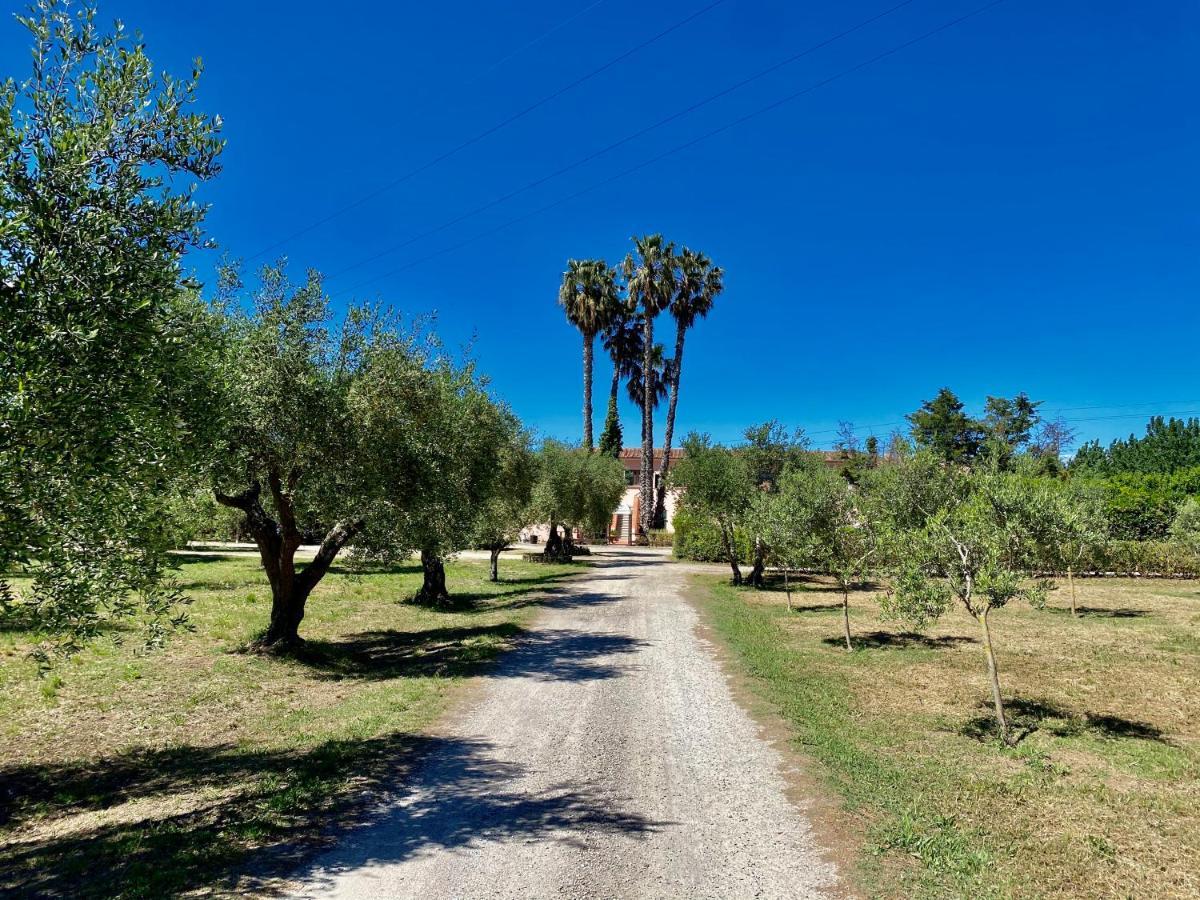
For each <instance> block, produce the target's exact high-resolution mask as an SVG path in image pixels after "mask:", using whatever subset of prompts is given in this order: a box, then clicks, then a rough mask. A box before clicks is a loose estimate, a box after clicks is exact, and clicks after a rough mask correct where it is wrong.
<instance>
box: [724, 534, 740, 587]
mask: <svg viewBox="0 0 1200 900" xmlns="http://www.w3.org/2000/svg"><path fill="white" fill-rule="evenodd" d="M721 543H722V544H723V545H724V547H725V558H726V559H727V560H729V568H731V569H732V570H733V583H734V584H735V585H739V584H741V583H742V570H741V568H739V567H738V558H737V548H736V547H735V546H734V543H733V537H732V536H731V535H730V533H729V528H728V527H727V526H725V525H722V526H721Z"/></svg>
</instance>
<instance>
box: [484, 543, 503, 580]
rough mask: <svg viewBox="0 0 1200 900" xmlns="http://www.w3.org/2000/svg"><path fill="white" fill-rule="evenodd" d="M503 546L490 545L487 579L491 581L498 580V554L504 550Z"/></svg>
mask: <svg viewBox="0 0 1200 900" xmlns="http://www.w3.org/2000/svg"><path fill="white" fill-rule="evenodd" d="M504 546H505V545H504V544H492V546H491V547H490V548H489V550H490V552H491V555H490V557H489V559H490V562H489V564H488V578H490V579H491V580H492V581H499V580H500V553H501V552H502V551H503V550H504Z"/></svg>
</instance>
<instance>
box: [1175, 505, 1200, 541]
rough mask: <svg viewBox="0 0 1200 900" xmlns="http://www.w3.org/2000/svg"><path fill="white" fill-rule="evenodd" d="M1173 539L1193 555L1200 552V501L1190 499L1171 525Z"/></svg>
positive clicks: (1181, 507) (1180, 509)
mask: <svg viewBox="0 0 1200 900" xmlns="http://www.w3.org/2000/svg"><path fill="white" fill-rule="evenodd" d="M1171 539H1172V540H1173V541H1175V542H1176V543H1178V544H1179V545H1180V546H1181V547H1184V548H1185V549H1187V550H1188V551H1190V552H1191V553H1198V552H1200V501H1197V500H1196V499H1195V498H1194V497H1189V498H1188V499H1187V500H1185V501H1184V502H1183V504H1182V505H1181V506H1180V507H1179V512H1178V513H1176V514H1175V521H1173V522H1172V523H1171Z"/></svg>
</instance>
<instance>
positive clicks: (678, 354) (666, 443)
mask: <svg viewBox="0 0 1200 900" xmlns="http://www.w3.org/2000/svg"><path fill="white" fill-rule="evenodd" d="M686 333H687V332H686V329H685V328H684V327H683V326H682V325H676V330H675V361H674V362H673V363H672V365H671V399H670V401H669V402H668V404H667V427H666V430H665V431H664V432H663V458H662V472H661V474H660V476H659V479H658V494H657V496H656V497H655V498H654V527H655V528H666V527H667V474H668V473H669V472H670V471H671V441H672V439H673V438H674V437H675V409H676V408H677V407H678V406H679V373H680V372H681V371H682V369H683V338H684V335H685V334H686Z"/></svg>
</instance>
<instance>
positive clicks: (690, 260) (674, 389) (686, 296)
mask: <svg viewBox="0 0 1200 900" xmlns="http://www.w3.org/2000/svg"><path fill="white" fill-rule="evenodd" d="M724 277H725V272H724V271H723V270H722V269H721V267H720V266H714V265H713V264H712V260H711V259H709V258H708V257H707V256H705V255H704V254H703V253H699V252H696V251H693V250H689V249H688V248H687V247H684V248H683V250H682V251H681V252H680V254H679V280H678V283H677V285H676V290H675V296H674V297H673V298H672V299H671V317H672V318H673V319H674V320H675V359H674V365H673V366H672V367H671V402H670V403H669V404H668V405H667V427H666V433H665V434H664V435H663V458H662V474H661V475H660V476H659V479H658V493H657V495H656V496H655V498H654V527H655V528H664V527H666V524H667V506H666V502H667V474H668V473H669V472H670V470H671V440H672V438H674V436H675V410H676V408H677V407H678V406H679V376H680V374H681V372H682V370H683V342H684V338H686V337H687V333H688V329H689V328H691V327H692V326H693V325H695V324H696V320H697V319H703V318H704V317H705V316H707V315H708V313H709V311H710V310H711V309H712V307H713V302H714V301H715V300H716V299H717V295H718V294H720V293H721V291H722V290H723V289H724V287H725V285H724Z"/></svg>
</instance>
